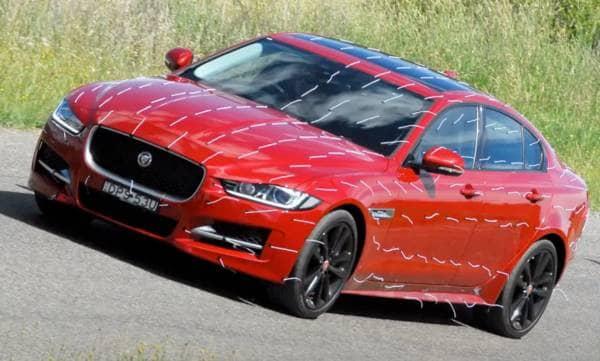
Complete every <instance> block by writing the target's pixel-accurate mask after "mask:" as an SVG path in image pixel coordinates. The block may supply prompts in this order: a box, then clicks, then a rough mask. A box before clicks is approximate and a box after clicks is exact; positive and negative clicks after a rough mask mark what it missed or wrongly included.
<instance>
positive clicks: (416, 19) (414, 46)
mask: <svg viewBox="0 0 600 361" xmlns="http://www.w3.org/2000/svg"><path fill="white" fill-rule="evenodd" d="M557 4H560V6H558V5H557ZM565 4H567V5H569V6H570V7H569V6H567V5H565ZM597 4H598V3H597V1H596V0H541V1H529V0H512V1H508V0H500V1H472V0H462V1H455V0H440V1H429V2H422V1H417V0H414V1H413V0H345V1H341V0H329V1H322V0H298V1H277V0H255V1H251V0H231V1H217V0H198V1H185V0H165V1H158V0H152V1H150V0H146V1H145V0H128V1H118V0H106V1H100V2H96V1H73V0H54V1H49V0H0V29H2V32H3V33H2V35H1V36H0V67H1V69H2V72H1V73H0V125H4V126H16V127H32V126H40V125H41V124H42V123H43V122H44V120H45V119H46V117H47V114H48V113H49V112H50V111H51V110H52V108H53V107H54V106H55V105H56V103H57V102H58V100H59V99H60V98H61V96H62V95H64V94H65V93H66V92H67V91H69V90H70V89H72V88H74V87H76V86H78V85H80V84H83V83H86V82H90V81H94V80H108V79H123V78H129V77H133V76H139V75H155V74H162V73H165V72H166V70H165V69H164V67H163V56H164V53H165V51H166V50H168V49H169V48H171V47H174V46H188V47H191V48H193V49H194V50H195V51H196V53H197V54H198V55H202V54H207V53H210V52H212V51H215V50H217V49H219V48H222V47H224V46H227V45H230V44H232V43H235V42H237V41H239V40H241V39H246V38H249V37H253V36H256V35H258V34H265V33H269V32H275V31H306V32H314V33H319V34H324V35H328V36H334V37H340V38H344V39H349V40H352V41H356V42H359V43H361V44H365V45H369V46H372V47H376V48H380V49H382V50H384V51H387V52H390V53H394V54H398V55H401V56H403V57H405V58H408V59H411V60H414V61H417V62H420V63H423V64H427V65H428V66H431V67H433V68H437V69H454V70H457V71H458V72H459V74H460V77H461V78H462V79H464V80H465V81H467V82H469V83H472V84H473V85H475V86H476V87H478V88H479V89H482V90H483V91H485V92H488V93H491V94H494V95H495V96H496V97H498V98H499V99H501V100H503V101H506V102H508V103H509V104H511V105H513V106H514V107H515V108H516V109H518V110H520V111H521V112H522V113H523V114H524V115H525V116H526V117H528V118H529V119H530V120H532V122H533V123H534V124H536V126H537V127H538V128H539V129H540V130H541V131H542V132H543V133H544V134H545V135H546V137H547V138H548V139H549V140H550V142H551V143H552V144H553V145H554V147H555V149H556V150H557V151H558V153H559V155H560V156H561V158H562V159H563V160H564V161H566V162H567V163H568V164H569V165H570V166H571V167H573V168H574V169H575V170H577V171H578V172H579V173H580V174H582V175H583V176H584V178H585V179H586V180H587V182H588V185H589V186H590V188H591V196H592V199H593V202H594V204H595V205H596V207H598V205H599V204H600V161H599V159H600V115H599V114H600V54H599V53H600V52H599V51H598V49H597V48H598V45H597V44H598V40H597V38H598V36H597V35H598V33H599V31H598V24H599V20H598V19H599V17H600V15H599V14H600V6H599V5H597ZM571 5H573V6H571ZM565 9H567V10H568V11H567V10H565ZM584 10H585V11H587V12H585V13H582V12H583V11H584ZM565 14H566V15H565ZM573 14H574V15H573ZM582 14H583V15H582ZM557 19H558V20H559V21H557ZM580 19H583V20H580ZM564 24H566V25H564ZM590 39H591V40H590ZM594 39H596V40H594ZM590 42H591V43H590ZM594 46H596V50H594V49H593V47H594Z"/></svg>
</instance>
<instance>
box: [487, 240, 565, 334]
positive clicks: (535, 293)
mask: <svg viewBox="0 0 600 361" xmlns="http://www.w3.org/2000/svg"><path fill="white" fill-rule="evenodd" d="M557 265H558V257H557V253H556V248H555V247H554V245H553V244H552V242H550V241H548V240H545V239H542V240H540V241H537V242H536V243H534V244H533V245H532V246H531V247H529V249H528V250H527V252H525V254H524V255H523V257H522V258H521V260H520V261H519V263H517V265H516V266H515V268H514V270H513V272H512V273H511V275H510V277H509V279H508V281H507V282H506V285H505V286H504V289H503V290H502V293H501V294H500V297H499V298H498V301H497V304H498V305H500V306H502V307H498V306H495V307H489V308H487V309H485V311H484V312H483V315H482V316H483V317H485V319H484V320H483V321H484V323H485V324H486V325H487V326H488V328H489V329H490V330H491V331H492V332H494V333H497V334H499V335H501V336H505V337H510V338H517V339H518V338H521V337H523V336H525V335H526V334H527V333H529V331H531V330H532V329H533V327H534V326H535V325H536V324H537V322H538V321H539V320H540V318H541V317H542V314H543V313H544V310H545V309H546V306H547V305H548V302H549V301H550V297H551V296H552V290H553V289H554V285H555V284H556V277H557ZM517 310H518V311H517Z"/></svg>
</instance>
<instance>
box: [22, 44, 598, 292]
mask: <svg viewBox="0 0 600 361" xmlns="http://www.w3.org/2000/svg"><path fill="white" fill-rule="evenodd" d="M273 37H274V38H277V39H278V40H280V41H284V42H287V43H289V44H291V45H294V46H298V47H301V48H303V49H306V50H308V51H313V52H315V53H318V54H320V55H322V56H324V57H327V58H330V59H332V60H334V61H338V62H341V63H343V64H348V63H351V62H353V61H355V60H356V58H353V57H352V56H350V55H347V54H343V53H341V52H338V51H335V50H331V49H328V48H325V47H322V46H319V45H318V44H315V43H311V42H308V41H304V40H300V39H297V38H292V37H290V36H288V35H286V34H279V35H274V36H273ZM355 68H356V69H359V70H361V71H363V72H366V73H369V74H372V75H374V74H378V73H381V72H382V71H383V70H384V69H383V68H380V67H378V66H377V65H375V64H370V63H367V62H364V61H363V62H361V63H360V64H358V65H357V66H356V67H355ZM383 78H384V80H385V81H387V82H389V83H392V84H397V85H403V84H407V83H409V82H414V80H411V79H408V78H405V77H403V76H402V75H399V74H394V73H390V74H387V75H385V76H383ZM127 89H129V90H127ZM411 90H412V91H414V92H417V93H419V94H421V95H423V96H432V95H439V94H440V93H438V92H437V91H435V90H433V89H430V88H428V87H427V86H425V85H422V84H419V85H418V86H414V87H412V88H411ZM443 95H444V96H443V97H441V98H438V99H437V100H436V102H435V103H434V105H433V107H432V108H431V109H430V110H431V113H430V114H426V115H424V116H423V117H422V118H421V120H420V122H419V125H421V126H422V127H415V128H414V129H413V130H412V131H411V133H410V134H409V135H408V137H407V138H406V140H407V141H408V144H404V145H403V146H401V147H400V148H399V150H398V151H396V152H395V153H394V154H393V155H392V156H390V157H389V158H386V157H382V156H378V155H374V154H372V153H369V152H365V149H363V148H361V147H360V146H357V145H354V144H352V143H349V142H347V141H346V140H343V139H339V138H337V137H334V136H331V135H327V134H324V133H323V132H322V131H321V130H319V129H317V128H315V127H312V126H311V125H308V124H305V123H300V122H297V121H296V120H295V119H293V118H291V117H289V116H288V115H286V114H284V113H282V112H280V111H278V110H274V109H268V108H267V109H265V108H261V107H260V105H259V104H256V103H253V102H251V101H249V100H245V99H242V98H239V97H237V96H234V95H230V94H226V93H223V92H220V91H216V90H210V89H208V88H207V87H205V86H203V85H202V84H196V83H192V82H190V81H187V80H185V79H183V78H179V77H177V75H176V74H170V75H169V76H168V77H167V78H166V80H165V79H158V78H154V79H150V78H142V79H134V80H128V81H123V82H119V83H113V84H109V83H97V84H90V85H87V86H83V87H81V88H79V89H76V90H75V91H73V92H72V93H71V94H70V95H69V96H68V97H67V99H68V101H69V102H70V105H71V108H72V109H73V111H74V112H75V113H76V115H77V116H78V117H79V118H80V119H81V120H82V121H83V122H84V123H85V124H86V129H85V130H84V131H83V132H82V134H80V135H79V136H71V135H68V134H66V135H65V134H64V132H63V130H62V129H60V128H59V127H57V126H56V125H55V124H53V123H51V122H50V123H49V124H48V125H47V126H46V128H45V131H44V132H43V134H42V136H41V139H42V140H43V141H44V142H46V143H47V144H48V145H49V146H50V147H51V148H52V149H54V150H55V151H56V152H57V153H58V154H60V155H61V156H62V157H63V158H64V159H65V160H66V161H67V162H68V163H69V165H70V167H71V169H72V186H71V187H64V186H58V185H57V184H56V183H55V182H53V181H51V180H50V179H49V178H46V177H45V176H42V175H39V174H37V173H32V176H31V180H30V184H31V186H32V188H33V189H35V190H36V191H38V192H41V193H43V194H47V195H54V194H57V193H58V195H59V196H58V197H57V199H58V200H60V201H62V202H66V203H70V204H73V205H76V206H79V207H81V204H80V202H79V198H78V194H77V191H76V187H75V186H76V185H78V184H80V183H82V182H84V181H85V180H86V179H87V184H88V186H90V187H95V188H101V185H102V182H103V181H104V178H103V177H102V176H100V175H98V174H96V173H95V172H94V171H92V170H91V169H90V167H89V166H88V165H87V164H86V162H85V160H84V151H83V149H84V146H85V143H86V142H87V141H88V135H89V133H90V130H91V129H92V128H93V127H95V126H96V125H98V124H101V125H102V126H105V127H109V128H112V129H116V130H119V131H122V132H126V133H134V135H135V136H136V137H139V138H142V139H144V140H147V141H148V142H151V143H153V144H156V145H158V146H162V147H168V146H170V145H172V146H171V147H170V150H171V151H173V152H175V153H178V154H181V155H184V156H185V157H187V158H190V159H192V160H195V161H197V162H199V163H202V164H204V166H205V167H206V169H207V175H206V178H205V180H204V183H203V184H202V186H201V189H200V191H199V192H198V193H197V194H196V196H195V197H194V198H193V199H191V200H189V201H186V202H183V203H173V202H170V203H169V202H166V203H168V204H169V205H168V207H161V208H159V212H160V213H161V214H164V215H166V216H169V217H171V218H174V219H178V226H177V228H176V231H175V232H174V233H173V234H172V235H171V236H170V237H168V238H165V239H163V240H164V241H166V242H169V243H171V244H173V245H174V246H175V247H177V248H179V249H181V250H183V251H184V252H187V253H190V254H192V255H194V256H197V257H199V258H202V259H205V260H209V261H211V262H214V263H216V264H219V265H224V266H225V267H227V268H231V269H234V270H237V271H240V272H243V273H247V274H250V275H252V276H255V277H258V278H262V279H265V280H269V281H272V282H282V281H283V279H284V278H285V277H287V276H288V274H289V273H290V271H291V269H292V267H293V265H294V263H295V260H296V257H297V253H296V252H299V251H300V250H301V248H302V246H303V244H304V242H305V240H306V238H307V237H308V236H309V234H310V233H311V231H312V229H313V228H314V225H315V224H316V223H317V222H319V220H320V219H321V218H322V217H323V216H324V215H325V214H327V213H328V212H330V211H332V210H333V209H336V208H339V207H348V206H351V207H354V208H355V209H357V210H359V211H360V213H361V214H362V218H364V220H365V230H366V232H365V233H366V234H365V237H364V240H361V241H362V242H361V247H362V250H361V256H360V259H359V261H358V264H357V266H356V269H355V272H354V274H353V276H352V277H351V279H350V280H349V281H348V283H347V285H346V288H345V292H348V293H355V294H363V295H372V296H383V297H407V298H411V297H414V298H417V299H422V300H424V301H431V300H433V297H438V298H439V300H449V301H451V302H468V303H494V302H495V301H496V298H497V296H498V295H499V293H500V291H501V290H502V287H503V285H504V283H505V281H506V274H508V273H510V272H511V270H512V268H513V267H514V265H515V264H516V262H517V261H518V260H519V258H520V257H521V255H522V254H523V253H524V252H525V250H526V249H527V248H528V247H529V246H530V245H531V244H532V243H533V242H535V241H536V240H538V239H540V238H543V237H548V236H549V235H551V236H552V237H555V238H556V239H557V240H558V242H559V244H561V245H562V246H563V248H564V251H565V255H564V259H563V261H564V262H565V263H566V262H568V260H569V259H570V258H571V256H572V249H573V248H574V247H575V243H574V242H576V241H577V240H578V239H579V237H580V234H581V229H582V227H583V224H584V222H585V218H586V216H587V212H588V199H587V193H586V186H585V183H584V182H583V180H581V178H579V177H578V176H577V175H576V174H574V173H573V172H572V171H571V170H570V169H568V168H567V167H566V166H565V165H564V164H562V163H561V162H559V160H558V159H557V157H556V155H555V153H554V151H553V150H552V148H551V147H550V145H549V144H548V143H547V142H546V141H545V140H544V138H543V137H542V136H541V134H540V133H539V132H538V131H537V130H535V129H534V128H533V126H532V125H531V124H530V123H529V122H528V121H527V120H526V119H524V118H523V117H522V116H521V115H520V114H518V113H517V112H515V111H514V110H512V109H511V108H510V107H509V106H507V105H505V104H503V103H500V102H498V101H496V100H494V99H491V98H489V97H488V96H486V95H483V94H479V93H465V92H446V93H444V94H443ZM466 97H467V98H466ZM163 98H164V99H163ZM76 100H77V101H76ZM457 101H461V102H465V103H475V104H484V105H488V106H491V107H496V108H499V109H501V110H503V111H505V112H507V113H509V114H511V115H512V116H513V117H515V118H516V119H518V120H520V121H521V122H522V124H523V125H524V126H526V127H527V128H529V129H531V130H532V131H533V133H534V134H535V135H536V136H537V137H538V138H539V139H541V142H542V145H543V147H544V150H545V152H546V156H547V158H548V167H549V169H548V170H547V171H544V172H540V171H529V172H509V171H505V172H500V171H479V170H465V172H464V174H462V175H460V176H449V175H435V174H430V175H427V174H426V173H425V172H421V173H418V172H415V171H414V170H412V169H410V168H405V167H403V166H402V165H403V164H404V160H405V158H406V156H407V154H408V153H409V151H410V150H411V149H412V148H413V146H414V144H415V142H417V141H418V140H419V138H420V136H421V134H422V133H423V131H424V130H423V128H425V127H427V125H428V124H429V123H430V122H431V121H432V120H433V119H434V118H435V114H436V113H439V112H441V111H442V110H443V109H445V108H446V107H448V106H451V105H453V104H455V103H456V102H457ZM144 109H145V110H144ZM209 109H210V111H207V110H209ZM180 137H181V138H180ZM315 137H316V138H315ZM178 138H180V140H178V141H177V142H176V143H175V144H173V142H174V141H175V140H176V139H178ZM310 138H312V139H310ZM284 139H295V140H293V141H284V142H280V141H281V140H284ZM271 143H277V144H276V145H273V146H267V145H269V144H271ZM115 146H118V144H116V145H115ZM265 146H266V147H265ZM258 149H260V151H257V150H258ZM349 150H350V151H353V153H348V151H349ZM331 152H334V153H333V154H336V153H343V154H344V155H337V156H336V155H331ZM321 154H323V155H324V154H329V156H328V157H326V158H319V159H309V157H310V156H313V155H321ZM434 156H435V155H434ZM307 164H308V165H310V166H309V167H306V166H303V165H307ZM290 175H292V176H290ZM218 178H227V179H233V180H245V181H250V182H262V183H273V184H279V185H282V186H286V187H290V188H294V189H298V190H301V191H304V192H307V193H309V194H311V195H313V196H316V197H318V198H319V199H321V200H322V201H323V202H322V203H321V204H320V205H319V206H318V207H316V208H314V209H312V210H308V211H288V212H286V211H282V210H278V211H275V212H268V213H252V211H260V210H268V209H272V208H270V207H268V206H265V205H261V204H258V203H255V202H251V201H247V200H243V199H235V198H232V197H224V196H225V193H224V191H223V189H222V187H221V186H220V184H219V182H218V181H217V179H218ZM331 189H335V191H331ZM532 194H536V195H535V196H532ZM538 195H541V198H540V197H539V196H538ZM222 197H224V198H222ZM529 198H535V199H536V200H535V201H532V200H531V199H529ZM538 198H539V199H538ZM369 208H394V209H395V216H394V217H393V219H391V220H380V221H379V222H377V221H375V220H374V219H373V218H372V217H371V215H370V213H369V211H368V209H369ZM247 212H251V213H247ZM95 215H96V216H98V217H100V218H103V219H106V220H108V221H112V220H111V218H110V214H95ZM213 219H216V220H223V221H229V222H234V223H242V224H247V225H254V226H259V227H265V228H269V229H272V230H273V231H272V234H271V236H270V237H269V239H268V241H267V245H266V248H265V250H264V251H263V252H262V254H261V255H260V257H257V256H253V255H251V254H248V253H246V252H242V251H236V250H229V249H224V248H221V247H217V246H214V245H210V244H206V243H202V242H198V241H196V240H193V239H191V238H190V235H189V234H188V233H186V232H185V230H187V229H191V228H194V227H197V226H199V225H202V224H206V222H207V220H213ZM121 225H122V226H124V227H126V228H130V229H131V227H129V226H128V225H126V224H121ZM133 230H134V231H137V232H140V233H143V234H146V235H148V236H151V237H154V238H160V237H157V236H155V235H152V234H148V233H147V232H144V231H142V230H139V229H133ZM161 239H162V238H161ZM271 246H275V247H276V248H271ZM278 248H285V249H289V250H292V251H293V252H289V251H283V250H281V249H278ZM139 251H140V252H144V249H140V250H139ZM432 296H433V297H432Z"/></svg>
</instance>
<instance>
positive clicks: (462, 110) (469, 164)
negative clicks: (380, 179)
mask: <svg viewBox="0 0 600 361" xmlns="http://www.w3.org/2000/svg"><path fill="white" fill-rule="evenodd" d="M477 123H478V119H477V108H476V107H475V106H457V107H453V108H450V109H449V110H447V111H445V112H443V113H441V114H440V115H438V117H437V118H436V119H435V120H434V121H433V123H432V124H431V125H430V126H429V127H428V128H427V130H426V132H425V134H424V135H423V137H422V138H421V141H420V142H419V145H418V146H417V148H416V149H415V151H414V152H413V157H414V160H415V162H416V163H421V161H422V160H423V154H425V152H427V150H429V149H430V148H431V147H436V146H442V147H446V148H448V149H451V150H453V151H455V152H456V153H458V154H460V155H461V157H463V159H464V161H465V169H473V166H474V163H475V157H476V153H475V152H476V150H477V127H478V125H477Z"/></svg>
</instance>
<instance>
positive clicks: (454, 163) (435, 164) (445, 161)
mask: <svg viewBox="0 0 600 361" xmlns="http://www.w3.org/2000/svg"><path fill="white" fill-rule="evenodd" d="M421 168H423V169H425V170H426V171H428V172H432V173H442V174H447V175H454V176H459V175H461V174H463V173H464V171H465V160H464V159H463V158H462V157H461V156H460V154H458V153H456V152H454V151H452V150H450V149H448V148H445V147H439V146H438V147H431V148H429V150H427V152H425V154H424V155H423V161H422V162H421Z"/></svg>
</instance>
